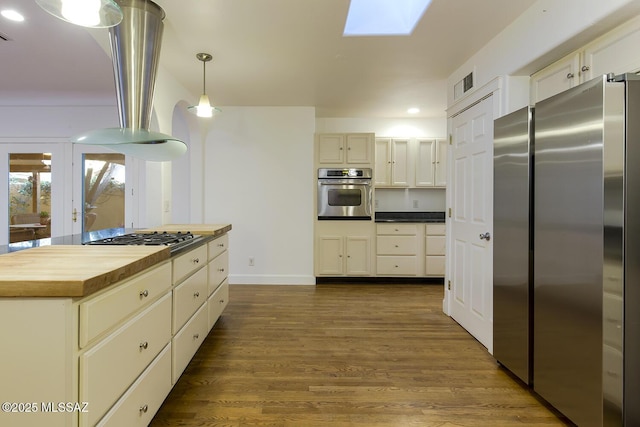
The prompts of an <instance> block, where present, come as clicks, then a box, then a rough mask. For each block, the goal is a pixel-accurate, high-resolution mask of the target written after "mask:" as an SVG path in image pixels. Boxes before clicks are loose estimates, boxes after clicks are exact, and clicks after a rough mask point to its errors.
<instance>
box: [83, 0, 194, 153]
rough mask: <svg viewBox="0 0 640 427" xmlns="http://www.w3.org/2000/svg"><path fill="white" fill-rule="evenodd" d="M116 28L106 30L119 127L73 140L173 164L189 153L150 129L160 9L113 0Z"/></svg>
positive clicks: (139, 0)
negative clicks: (116, 10) (117, 12)
mask: <svg viewBox="0 0 640 427" xmlns="http://www.w3.org/2000/svg"><path fill="white" fill-rule="evenodd" d="M117 3H118V5H119V6H120V7H121V9H122V13H123V15H124V16H123V19H122V22H120V24H118V25H116V26H114V27H111V28H109V38H110V42H111V54H112V59H113V71H114V78H115V85H116V94H117V100H118V113H119V116H120V126H121V127H120V128H108V129H97V130H93V131H89V132H86V133H84V134H82V135H78V136H76V137H74V138H72V142H74V143H77V144H90V145H103V146H107V147H108V148H110V149H112V150H115V151H118V152H121V153H124V154H128V155H132V156H136V157H140V158H142V159H145V160H150V161H167V160H173V159H175V158H177V157H179V156H181V155H183V154H184V153H185V152H186V151H187V146H186V144H185V143H184V142H182V141H180V140H178V139H176V138H174V137H173V136H171V135H165V134H162V133H159V132H151V131H149V125H150V123H151V112H152V108H153V91H154V88H155V82H156V74H157V70H158V60H159V57H160V45H161V41H162V30H163V27H164V25H163V22H162V20H163V19H164V17H165V13H164V10H162V8H161V7H160V6H158V5H157V4H155V3H154V2H152V1H150V0H117Z"/></svg>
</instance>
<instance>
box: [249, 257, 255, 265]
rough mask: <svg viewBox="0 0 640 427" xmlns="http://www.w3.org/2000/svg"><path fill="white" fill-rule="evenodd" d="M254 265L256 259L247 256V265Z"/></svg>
mask: <svg viewBox="0 0 640 427" xmlns="http://www.w3.org/2000/svg"><path fill="white" fill-rule="evenodd" d="M254 265H256V260H255V259H254V258H253V257H249V267H253V266H254Z"/></svg>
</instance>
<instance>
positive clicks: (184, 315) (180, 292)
mask: <svg viewBox="0 0 640 427" xmlns="http://www.w3.org/2000/svg"><path fill="white" fill-rule="evenodd" d="M206 300H207V269H206V268H202V269H200V270H198V272H196V274H194V275H193V276H191V277H189V278H188V279H187V280H185V281H184V282H182V283H181V284H180V285H179V286H178V287H176V288H175V289H174V290H173V329H172V331H173V333H174V334H175V333H176V332H178V330H179V329H180V328H182V325H184V324H185V322H186V321H187V320H188V319H189V318H190V317H191V316H192V315H193V313H195V312H196V310H197V309H198V307H200V306H201V305H202V304H203V303H204V302H205V301H206Z"/></svg>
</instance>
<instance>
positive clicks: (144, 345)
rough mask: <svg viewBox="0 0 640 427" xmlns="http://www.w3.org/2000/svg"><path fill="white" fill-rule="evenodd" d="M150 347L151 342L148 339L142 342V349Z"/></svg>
mask: <svg viewBox="0 0 640 427" xmlns="http://www.w3.org/2000/svg"><path fill="white" fill-rule="evenodd" d="M148 347H149V343H148V342H147V341H145V342H141V343H140V351H142V350H146V349H147V348H148Z"/></svg>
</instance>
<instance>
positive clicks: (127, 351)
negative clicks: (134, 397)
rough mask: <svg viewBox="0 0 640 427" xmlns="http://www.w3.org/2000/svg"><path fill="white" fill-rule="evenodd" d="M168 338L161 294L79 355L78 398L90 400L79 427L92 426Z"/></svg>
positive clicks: (167, 304)
mask: <svg viewBox="0 0 640 427" xmlns="http://www.w3.org/2000/svg"><path fill="white" fill-rule="evenodd" d="M170 339H171V296H170V294H167V295H165V296H164V297H162V298H161V299H160V300H158V301H157V302H155V303H154V304H152V305H151V306H150V307H148V308H147V309H145V310H144V311H143V312H142V313H140V314H139V315H137V316H136V317H134V318H133V319H131V320H130V321H129V322H127V323H125V324H124V325H123V326H122V327H121V328H120V329H118V330H117V331H116V332H114V333H113V334H112V335H110V336H108V337H107V338H106V339H104V340H103V341H101V342H99V343H98V344H97V345H96V346H95V347H93V348H91V349H90V350H88V351H87V352H86V353H85V354H83V355H81V356H80V393H79V396H80V398H79V400H80V401H82V402H90V405H91V407H90V411H89V412H88V413H82V414H80V415H81V417H80V420H81V425H82V426H87V425H94V424H95V423H96V422H97V421H98V420H99V419H100V418H102V416H103V415H104V413H105V412H106V411H107V409H109V408H110V407H111V405H113V403H114V402H115V401H116V400H118V399H119V398H120V396H121V395H122V393H124V392H125V390H126V389H127V388H128V387H129V386H130V385H131V384H132V383H133V382H134V381H135V379H136V378H138V376H139V375H140V373H141V372H142V371H144V369H145V368H146V367H147V366H148V365H149V363H150V362H151V361H152V360H153V359H154V358H155V357H156V355H157V354H158V353H159V352H160V350H162V349H163V348H164V347H165V346H166V345H167V343H168V342H169V340H170Z"/></svg>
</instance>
